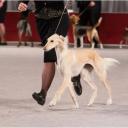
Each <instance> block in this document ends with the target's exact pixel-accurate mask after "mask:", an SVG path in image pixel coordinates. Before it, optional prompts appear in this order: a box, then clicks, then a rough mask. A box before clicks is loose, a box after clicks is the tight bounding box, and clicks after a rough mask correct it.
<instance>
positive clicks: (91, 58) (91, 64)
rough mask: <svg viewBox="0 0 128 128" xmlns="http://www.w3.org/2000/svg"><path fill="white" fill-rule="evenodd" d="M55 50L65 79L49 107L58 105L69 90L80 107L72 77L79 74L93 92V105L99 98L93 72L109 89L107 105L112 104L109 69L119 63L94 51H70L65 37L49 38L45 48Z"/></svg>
mask: <svg viewBox="0 0 128 128" xmlns="http://www.w3.org/2000/svg"><path fill="white" fill-rule="evenodd" d="M53 48H55V49H56V53H57V64H58V65H59V67H60V70H61V73H62V75H63V77H64V79H63V82H62V84H61V85H60V87H59V89H58V90H57V92H56V93H55V96H54V97H53V99H52V101H51V102H50V104H49V106H54V105H56V103H57V101H59V100H60V98H61V95H62V93H63V92H64V90H65V89H66V88H68V89H69V92H70V95H71V97H72V99H73V102H74V104H75V107H76V108H78V107H79V105H78V102H77V99H76V95H75V93H74V89H73V84H72V82H71V77H72V76H75V75H78V74H81V77H82V78H83V80H84V81H86V82H87V84H88V85H89V86H90V87H91V89H92V90H93V93H92V96H91V98H90V101H89V103H88V105H92V104H93V102H94V100H95V98H96V96H97V87H96V85H95V84H94V83H93V82H92V79H91V72H92V71H93V70H94V71H95V72H96V74H97V75H98V77H99V78H100V80H101V81H102V82H103V84H104V86H105V87H106V89H107V93H108V98H107V104H112V96H111V87H110V85H109V84H108V80H107V69H108V68H109V66H111V65H115V64H116V63H119V62H118V61H117V60H115V59H112V58H102V57H101V56H100V55H99V54H98V53H97V52H96V51H94V50H93V49H82V50H81V49H75V50H74V49H68V47H67V43H65V42H64V37H62V36H59V35H57V34H54V35H52V36H51V37H49V38H48V41H47V43H46V45H45V46H44V47H43V49H44V50H45V51H49V50H51V49H53Z"/></svg>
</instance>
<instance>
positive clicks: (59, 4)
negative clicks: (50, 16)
mask: <svg viewBox="0 0 128 128" xmlns="http://www.w3.org/2000/svg"><path fill="white" fill-rule="evenodd" d="M20 2H23V3H26V4H27V3H28V2H29V0H27V1H26V0H20ZM34 2H35V9H36V11H35V13H36V14H37V13H39V12H40V10H41V9H42V8H43V7H47V8H52V9H55V10H58V9H64V1H63V0H60V1H48V0H42V1H38V0H34Z"/></svg>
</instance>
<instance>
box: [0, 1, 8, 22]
mask: <svg viewBox="0 0 128 128" xmlns="http://www.w3.org/2000/svg"><path fill="white" fill-rule="evenodd" d="M6 10H7V1H5V2H4V4H3V6H2V7H1V8H0V23H4V21H5V14H6Z"/></svg>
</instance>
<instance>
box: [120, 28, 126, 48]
mask: <svg viewBox="0 0 128 128" xmlns="http://www.w3.org/2000/svg"><path fill="white" fill-rule="evenodd" d="M122 37H123V39H122V40H121V41H120V48H122V46H123V44H125V45H128V27H125V29H124V32H123V36H122Z"/></svg>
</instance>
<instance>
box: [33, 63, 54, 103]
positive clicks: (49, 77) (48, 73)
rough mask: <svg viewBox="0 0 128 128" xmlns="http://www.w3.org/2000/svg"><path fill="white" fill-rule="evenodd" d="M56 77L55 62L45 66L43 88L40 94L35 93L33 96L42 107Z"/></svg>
mask: <svg viewBox="0 0 128 128" xmlns="http://www.w3.org/2000/svg"><path fill="white" fill-rule="evenodd" d="M54 75H55V62H48V63H44V64H43V71H42V86H41V91H40V92H39V93H36V92H34V93H33V94H32V96H33V98H34V99H35V100H36V101H37V102H38V104H40V105H44V103H45V100H46V95H47V91H48V89H49V87H50V86H51V83H52V81H53V78H54Z"/></svg>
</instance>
